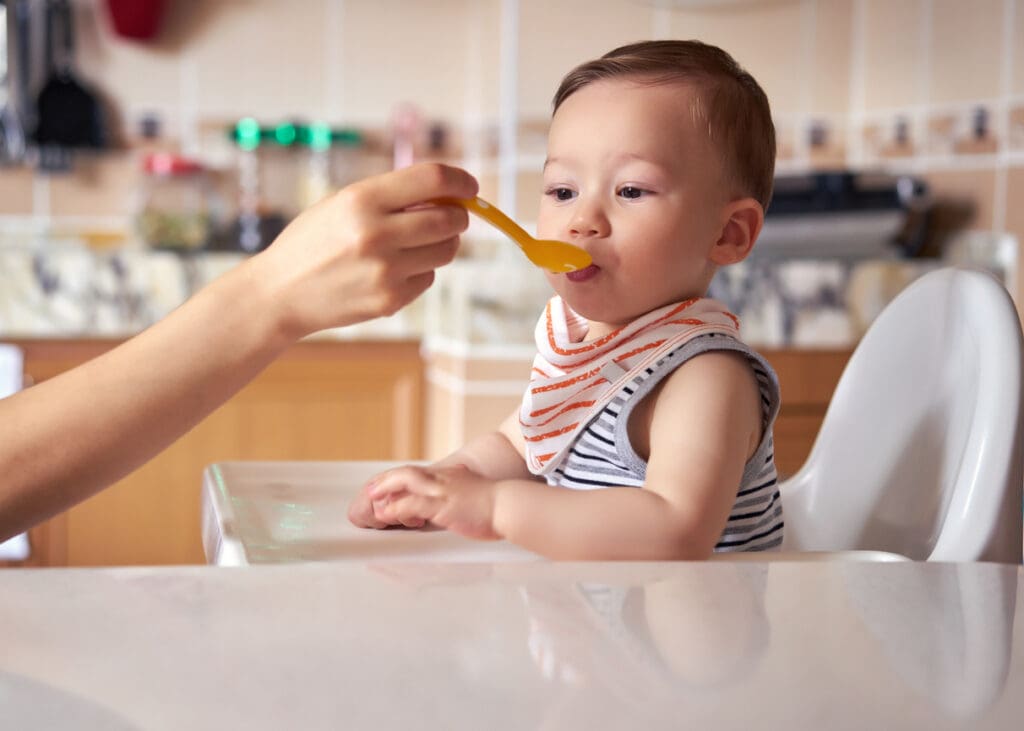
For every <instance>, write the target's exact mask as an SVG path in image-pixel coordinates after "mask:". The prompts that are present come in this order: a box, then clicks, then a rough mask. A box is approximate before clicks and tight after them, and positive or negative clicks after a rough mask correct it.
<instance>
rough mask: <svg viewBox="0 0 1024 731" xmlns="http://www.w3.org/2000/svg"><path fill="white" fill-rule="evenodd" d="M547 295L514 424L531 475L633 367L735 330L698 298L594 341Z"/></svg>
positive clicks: (560, 452) (561, 453)
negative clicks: (517, 426)
mask: <svg viewBox="0 0 1024 731" xmlns="http://www.w3.org/2000/svg"><path fill="white" fill-rule="evenodd" d="M587 329H588V323H587V321H586V319H584V318H583V317H581V316H580V315H579V314H577V313H576V312H573V310H572V309H571V308H570V307H569V306H568V305H567V304H565V302H564V301H563V300H562V299H561V298H560V297H553V298H552V299H551V300H550V301H549V302H548V304H547V306H546V307H545V308H544V313H543V314H542V315H541V318H540V321H539V322H538V323H537V330H536V341H537V356H536V357H535V358H534V362H533V370H532V372H531V376H530V379H531V380H530V387H529V388H528V389H526V393H525V394H524V396H523V403H522V407H521V408H520V411H519V423H520V426H521V428H522V430H523V439H524V440H525V442H526V448H527V456H528V460H527V461H528V464H529V467H530V470H531V471H532V472H533V473H534V474H538V475H543V474H548V473H549V472H551V471H552V470H554V469H556V468H557V467H558V465H559V464H561V462H562V460H563V459H564V458H565V455H566V454H567V453H568V451H569V449H570V448H571V447H572V444H573V442H574V441H575V439H576V437H577V436H578V435H579V433H580V432H581V430H582V429H583V428H584V427H585V426H586V425H587V424H588V423H589V422H590V421H591V419H593V418H594V417H595V416H596V415H597V414H599V413H600V412H601V410H602V409H604V407H605V406H607V405H608V402H609V401H611V400H612V398H614V396H615V394H616V393H618V391H619V390H620V389H621V388H622V387H623V386H624V385H626V384H627V383H628V382H629V381H630V380H632V379H633V378H634V377H635V376H636V375H637V374H638V373H641V372H643V370H644V369H646V368H647V367H649V366H650V365H652V364H653V363H656V362H657V361H658V360H660V359H661V358H663V357H665V356H666V355H668V354H669V353H670V352H671V351H673V350H675V349H676V348H678V347H679V346H681V345H683V344H684V343H686V342H687V341H689V340H691V339H692V338H695V337H697V336H698V335H705V334H708V333H722V334H725V335H731V336H734V337H736V336H738V335H739V320H738V319H737V318H736V316H735V315H733V314H732V313H730V312H728V311H727V310H726V309H725V308H724V306H722V304H721V303H719V302H717V301H715V300H712V299H706V298H694V299H688V300H685V301H683V302H677V303H675V304H671V305H666V306H665V307H662V308H659V309H657V310H654V311H653V312H649V313H647V314H646V315H644V316H643V317H640V318H637V319H636V320H634V321H633V322H631V323H629V324H628V325H625V326H623V327H620V328H618V329H617V330H615V331H614V332H611V333H609V334H607V335H605V336H603V337H601V338H598V339H597V340H592V341H586V340H585V338H586V335H587Z"/></svg>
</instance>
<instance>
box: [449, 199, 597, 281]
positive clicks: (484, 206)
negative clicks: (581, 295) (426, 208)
mask: <svg viewBox="0 0 1024 731" xmlns="http://www.w3.org/2000/svg"><path fill="white" fill-rule="evenodd" d="M434 202H435V203H445V204H448V205H458V206H462V207H463V208H465V209H466V210H467V211H469V212H470V213H473V214H476V215H477V216H479V217H480V218H482V219H484V220H485V221H487V222H488V223H489V224H491V225H492V226H494V227H495V228H497V229H498V230H499V231H502V232H504V233H505V234H506V235H508V237H509V238H511V239H512V240H513V241H515V242H516V243H517V244H519V248H520V249H522V250H523V253H524V254H526V258H527V259H529V260H530V261H531V262H533V263H534V264H536V265H537V266H539V267H542V268H544V269H547V270H548V271H552V272H555V273H564V272H574V271H576V270H577V269H585V268H587V267H588V266H590V264H591V263H592V261H593V260H592V259H591V258H590V254H588V253H587V252H585V251H584V250H583V249H581V248H580V247H578V246H573V245H572V244H567V243H565V242H564V241H555V240H552V239H535V238H534V237H533V236H530V234H528V233H526V231H525V230H524V229H523V228H522V227H521V226H520V225H519V224H517V223H516V222H515V221H513V220H512V219H511V218H509V217H508V216H506V215H505V214H504V213H502V212H501V211H500V210H499V209H498V208H496V207H495V206H493V205H491V204H490V203H488V202H487V201H485V200H484V199H483V198H437V199H435V200H434Z"/></svg>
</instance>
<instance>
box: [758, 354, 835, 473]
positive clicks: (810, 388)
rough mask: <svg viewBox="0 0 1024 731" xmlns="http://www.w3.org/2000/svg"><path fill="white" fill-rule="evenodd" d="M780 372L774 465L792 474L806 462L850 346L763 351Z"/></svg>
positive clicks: (781, 470)
mask: <svg viewBox="0 0 1024 731" xmlns="http://www.w3.org/2000/svg"><path fill="white" fill-rule="evenodd" d="M761 352H762V354H763V355H764V356H765V358H767V360H768V362H769V363H771V364H772V367H773V368H774V369H775V372H776V373H777V374H778V376H779V384H780V386H781V388H782V408H781V409H780V410H779V417H778V419H777V421H776V422H775V465H776V467H777V468H778V470H779V475H780V476H782V477H787V476H789V475H792V474H793V473H794V472H796V471H797V470H798V469H800V466H801V465H803V463H804V461H805V460H806V459H807V457H808V455H810V453H811V447H812V446H813V445H814V440H815V438H816V437H817V436H818V430H819V429H820V428H821V422H822V420H823V419H824V418H825V411H826V410H827V409H828V405H829V402H830V401H831V400H832V393H833V392H834V391H835V389H836V385H837V384H838V383H839V377H840V376H841V375H842V373H843V369H844V368H845V367H846V363H847V361H849V360H850V356H851V355H852V351H849V350H766V351H761Z"/></svg>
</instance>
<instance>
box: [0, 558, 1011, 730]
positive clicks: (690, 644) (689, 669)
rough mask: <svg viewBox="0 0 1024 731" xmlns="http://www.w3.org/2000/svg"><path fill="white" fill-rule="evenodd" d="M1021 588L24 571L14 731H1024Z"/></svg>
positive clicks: (743, 578)
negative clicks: (1022, 730) (1020, 730)
mask: <svg viewBox="0 0 1024 731" xmlns="http://www.w3.org/2000/svg"><path fill="white" fill-rule="evenodd" d="M1022 578H1024V575H1022V573H1021V569H1020V567H1017V566H1006V565H997V564H983V563H982V564H978V563H975V564H942V563H938V564H932V563H918V562H900V563H885V564H879V563H873V562H856V561H852V562H782V563H730V562H722V563H700V562H695V563H670V562H664V563H660V564H657V563H635V562H634V563H622V562H620V563H585V562H575V563H574V562H567V563H557V562H554V563H552V562H497V563H453V562H440V563H415V564H413V563H407V562H401V561H397V562H396V561H389V560H388V559H387V558H386V557H385V558H381V559H380V560H375V561H374V560H370V561H365V562H351V563H340V564H339V563H315V564H298V565H288V566H264V567H259V568H255V567H250V568H247V569H244V570H238V569H231V570H228V569H214V568H203V567H158V568H135V569H133V568H127V569H125V568H120V569H110V570H82V569H77V570H59V569H48V570H45V571H40V570H37V571H33V570H27V571H14V572H8V573H6V574H4V575H2V576H0V593H2V595H3V596H4V602H3V604H2V605H0V646H3V648H4V653H3V657H2V658H0V697H2V698H4V718H5V720H6V721H7V722H8V724H7V725H9V726H10V727H11V728H30V727H31V728H66V727H73V728H81V729H107V728H117V729H119V728H250V729H264V728H267V729H277V728H303V729H313V728H316V729H320V728H339V727H344V728H370V727H373V728H380V729H407V728H444V729H480V728H489V729H522V728H537V729H621V728H650V729H677V728H716V729H746V728H779V729H787V728H793V729H803V728H821V727H825V728H830V729H831V728H836V729H873V728H885V729H925V728H927V729H975V730H977V729H1008V728H1017V727H1019V725H1020V716H1021V711H1022V705H1024V694H1022V689H1024V662H1022V661H1024V645H1022V644H1021V631H1020V629H1021V621H1022V619H1024V608H1022V603H1021V591H1022V586H1024V585H1022ZM167 689H173V692H168V691H167Z"/></svg>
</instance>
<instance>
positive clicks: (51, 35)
mask: <svg viewBox="0 0 1024 731" xmlns="http://www.w3.org/2000/svg"><path fill="white" fill-rule="evenodd" d="M58 38H59V45H58ZM55 50H59V52H58V53H55ZM73 58H74V22H73V20H72V16H71V5H70V3H69V2H68V0H49V2H48V3H47V7H46V63H47V67H48V69H49V78H48V79H47V80H46V82H45V83H44V84H43V88H42V89H41V90H40V92H39V97H38V100H37V103H36V113H37V114H38V123H37V125H36V134H35V139H36V142H37V143H38V145H39V164H40V167H42V168H43V169H46V170H67V169H68V168H70V163H71V159H70V149H71V148H102V147H104V146H105V145H106V139H105V135H104V133H103V129H104V125H103V113H102V108H101V106H100V103H99V100H98V99H97V97H96V95H95V94H94V93H93V92H92V91H91V90H90V89H89V88H88V87H87V86H86V85H85V84H83V83H82V82H81V81H80V80H79V79H78V78H77V77H76V76H75V73H74V70H73V60H72V59H73Z"/></svg>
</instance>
